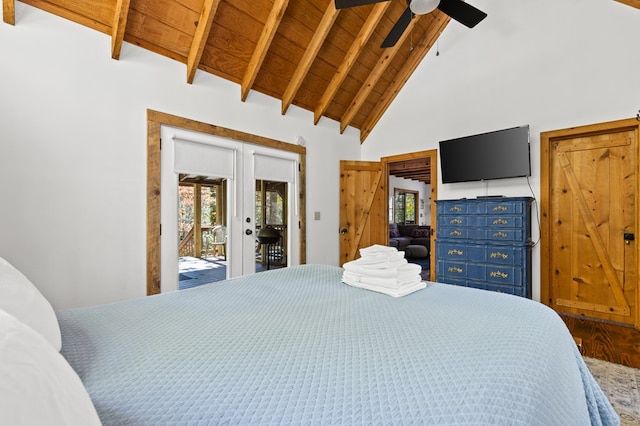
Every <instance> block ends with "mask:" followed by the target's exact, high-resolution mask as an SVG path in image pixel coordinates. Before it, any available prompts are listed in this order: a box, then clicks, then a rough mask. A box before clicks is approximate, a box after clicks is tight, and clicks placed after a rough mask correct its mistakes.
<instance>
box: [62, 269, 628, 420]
mask: <svg viewBox="0 0 640 426" xmlns="http://www.w3.org/2000/svg"><path fill="white" fill-rule="evenodd" d="M341 274H342V269H341V268H338V267H333V266H326V265H304V266H297V267H291V268H286V269H279V270H271V271H267V272H263V273H259V274H254V275H249V276H245V277H241V278H236V279H232V280H227V281H223V282H218V283H212V284H208V285H204V286H201V287H196V288H193V289H189V290H181V291H178V292H173V293H166V294H162V295H157V296H150V297H145V298H141V299H135V300H130V301H124V302H118V303H113V304H108V305H101V306H95V307H87V308H78V309H71V310H65V311H59V312H57V313H56V314H57V319H58V323H59V326H60V330H61V336H62V351H61V354H62V355H63V356H64V358H65V359H66V360H67V361H68V363H69V364H70V365H71V367H72V368H73V370H74V371H75V372H76V373H77V375H78V376H79V377H80V379H81V380H82V383H83V384H84V387H85V388H86V390H87V392H88V394H89V395H90V396H91V400H92V402H93V405H94V406H95V409H96V411H97V413H98V415H99V417H100V420H101V422H102V423H103V424H104V425H167V424H179V425H190V424H193V425H196V424H225V425H248V424H251V425H253V424H269V425H271V424H304V425H312V424H317V425H329V424H349V425H351V424H358V425H365V424H366V425H373V424H384V425H388V424H389V425H390V424H438V425H450V424H455V425H460V424H473V425H479V424H484V425H499V424H505V425H506V424H508V425H517V424H520V425H536V424H539V425H588V424H594V425H596V424H605V425H607V424H619V419H618V416H617V415H616V414H615V412H614V411H613V409H612V407H611V405H610V404H609V402H608V401H607V399H606V397H605V396H604V394H603V393H602V391H601V389H600V388H599V387H598V385H597V383H596V382H595V381H594V379H593V377H592V376H591V374H590V372H589V371H588V369H587V367H586V365H585V364H584V362H583V360H582V357H581V356H580V354H579V352H578V350H577V348H576V346H575V344H574V341H573V339H572V337H571V335H570V334H569V332H568V330H567V329H566V327H565V326H564V324H563V322H562V320H561V319H560V318H559V317H558V315H556V314H555V313H554V312H553V311H552V310H550V309H548V308H547V307H545V306H543V305H542V304H540V303H537V302H534V301H531V300H528V299H525V298H520V297H516V296H510V295H505V294H498V293H492V292H488V291H483V290H475V289H470V288H463V287H457V286H450V285H446V284H436V283H428V285H427V287H426V288H425V289H423V290H420V291H417V292H415V293H412V294H410V295H407V296H404V297H400V298H393V297H390V296H386V295H383V294H380V293H376V292H373V291H368V290H363V289H358V288H354V287H351V286H348V285H345V284H343V283H341Z"/></svg>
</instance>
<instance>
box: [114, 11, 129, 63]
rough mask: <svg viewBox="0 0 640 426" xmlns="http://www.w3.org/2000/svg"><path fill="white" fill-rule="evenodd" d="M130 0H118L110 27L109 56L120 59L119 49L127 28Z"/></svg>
mask: <svg viewBox="0 0 640 426" xmlns="http://www.w3.org/2000/svg"><path fill="white" fill-rule="evenodd" d="M129 3H130V0H118V1H117V3H116V10H115V13H114V16H113V26H112V27H111V57H112V58H113V59H120V50H122V42H123V41H124V33H125V30H126V29H127V17H128V16H129Z"/></svg>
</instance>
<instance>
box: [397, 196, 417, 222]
mask: <svg viewBox="0 0 640 426" xmlns="http://www.w3.org/2000/svg"><path fill="white" fill-rule="evenodd" d="M417 205H418V191H410V190H408V189H400V188H395V189H394V190H393V222H394V223H406V224H409V223H417V222H416V218H417V212H416V206H417Z"/></svg>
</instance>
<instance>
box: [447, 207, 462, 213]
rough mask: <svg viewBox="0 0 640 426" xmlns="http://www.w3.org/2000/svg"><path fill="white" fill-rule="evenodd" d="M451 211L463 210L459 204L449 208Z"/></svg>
mask: <svg viewBox="0 0 640 426" xmlns="http://www.w3.org/2000/svg"><path fill="white" fill-rule="evenodd" d="M449 211H450V212H461V211H462V208H460V207H458V206H453V207H451V208H450V209H449Z"/></svg>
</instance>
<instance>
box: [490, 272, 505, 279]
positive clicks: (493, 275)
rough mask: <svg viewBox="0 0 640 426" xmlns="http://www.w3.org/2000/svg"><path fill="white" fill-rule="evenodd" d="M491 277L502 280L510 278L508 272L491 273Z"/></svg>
mask: <svg viewBox="0 0 640 426" xmlns="http://www.w3.org/2000/svg"><path fill="white" fill-rule="evenodd" d="M491 277H492V278H496V277H497V278H502V279H507V278H509V274H507V273H506V272H500V271H493V272H491Z"/></svg>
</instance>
